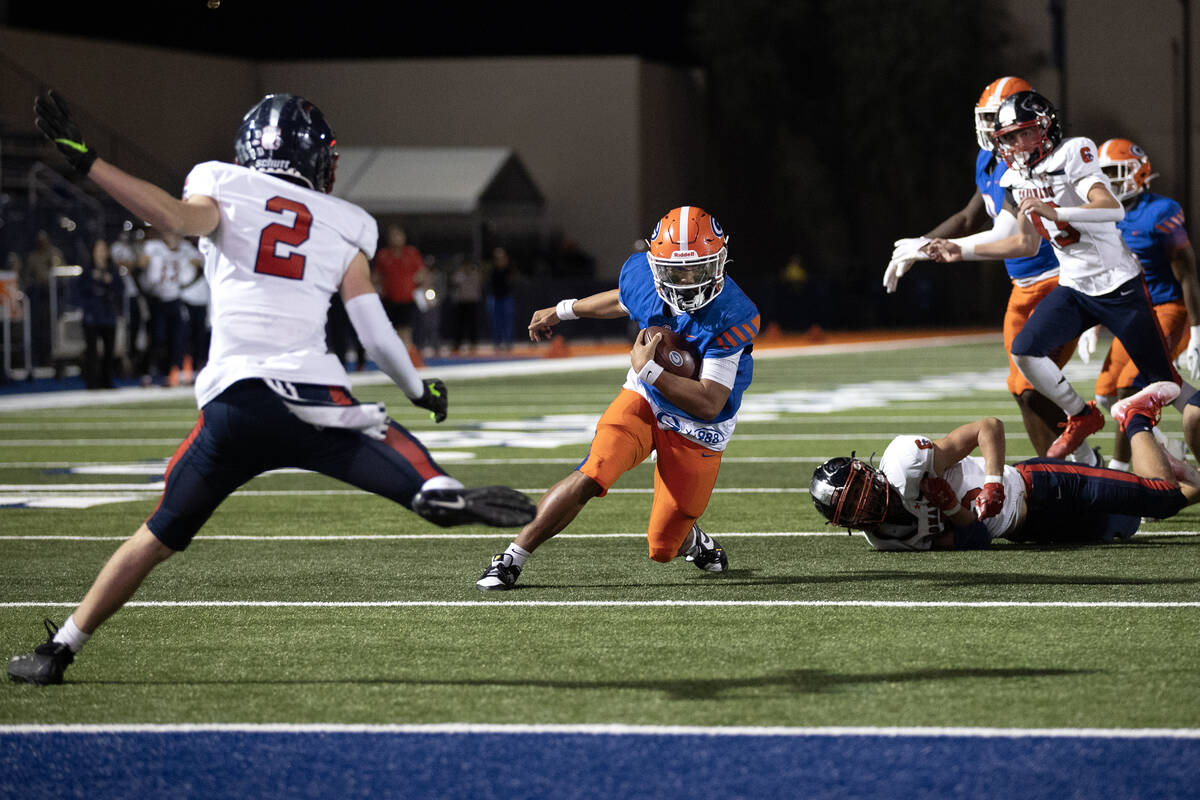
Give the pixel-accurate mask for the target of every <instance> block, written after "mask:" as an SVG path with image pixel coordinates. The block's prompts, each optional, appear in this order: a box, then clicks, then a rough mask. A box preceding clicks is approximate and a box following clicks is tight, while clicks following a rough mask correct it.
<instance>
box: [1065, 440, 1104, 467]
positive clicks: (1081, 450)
mask: <svg viewBox="0 0 1200 800" xmlns="http://www.w3.org/2000/svg"><path fill="white" fill-rule="evenodd" d="M1071 456H1072V458H1071V460H1072V461H1074V462H1075V463H1076V464H1084V465H1086V466H1089V467H1098V466H1100V459H1099V458H1098V457H1097V456H1096V451H1095V450H1093V449H1092V448H1091V447H1090V446H1089V445H1088V443H1087V439H1084V440H1083V444H1081V445H1079V447H1077V448H1075V452H1074V453H1072V454H1071Z"/></svg>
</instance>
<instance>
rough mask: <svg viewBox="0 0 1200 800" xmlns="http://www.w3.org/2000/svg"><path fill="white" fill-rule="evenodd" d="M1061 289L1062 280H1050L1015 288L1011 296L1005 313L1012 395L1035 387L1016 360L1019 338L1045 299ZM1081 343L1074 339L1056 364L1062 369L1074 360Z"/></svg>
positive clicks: (1068, 343) (1054, 278) (1063, 350)
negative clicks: (1034, 311) (1076, 346)
mask: <svg viewBox="0 0 1200 800" xmlns="http://www.w3.org/2000/svg"><path fill="white" fill-rule="evenodd" d="M1057 287H1058V276H1054V277H1051V278H1046V279H1045V280H1043V281H1038V282H1037V283H1034V284H1031V285H1029V286H1017V284H1015V283H1014V284H1013V287H1012V293H1011V294H1009V296H1008V307H1007V308H1006V309H1005V310H1004V352H1005V353H1007V354H1008V391H1009V392H1011V393H1012V394H1013V395H1020V394H1023V393H1025V392H1028V391H1030V390H1032V389H1033V384H1032V383H1030V382H1029V381H1027V380H1025V376H1024V375H1022V374H1021V370H1019V369H1017V365H1016V363H1014V362H1013V360H1012V343H1013V339H1015V338H1017V334H1018V333H1020V332H1021V329H1022V328H1024V327H1025V323H1026V321H1028V319H1029V315H1030V314H1032V313H1033V310H1034V309H1035V308H1037V304H1038V303H1039V302H1040V301H1041V299H1042V298H1043V297H1045V296H1046V295H1048V294H1050V292H1052V291H1054V290H1055V289H1056V288H1057ZM1078 342H1079V339H1078V338H1076V339H1072V340H1071V341H1069V342H1067V343H1066V344H1064V345H1063V346H1062V348H1060V349H1059V351H1058V352H1057V353H1056V354H1055V356H1054V363H1056V364H1058V366H1059V368H1060V369H1061V368H1062V367H1064V366H1065V365H1066V363H1067V362H1068V361H1070V360H1071V356H1072V355H1074V353H1075V345H1076V344H1077V343H1078Z"/></svg>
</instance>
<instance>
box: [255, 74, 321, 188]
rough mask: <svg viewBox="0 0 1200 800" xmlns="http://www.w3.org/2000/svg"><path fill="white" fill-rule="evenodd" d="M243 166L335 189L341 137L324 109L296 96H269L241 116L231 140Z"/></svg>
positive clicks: (295, 181) (309, 185)
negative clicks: (238, 125) (334, 182)
mask: <svg viewBox="0 0 1200 800" xmlns="http://www.w3.org/2000/svg"><path fill="white" fill-rule="evenodd" d="M233 147H234V151H235V152H236V154H237V158H236V161H237V163H238V164H239V165H240V166H243V167H249V168H250V169H253V170H258V171H259V172H267V173H270V174H271V175H277V176H279V177H281V178H284V179H285V180H290V181H292V182H293V183H298V184H300V185H302V186H307V187H308V188H309V189H314V190H316V191H318V192H329V191H330V190H331V189H332V188H333V176H334V172H335V171H336V169H337V159H338V153H337V140H336V139H334V136H333V130H332V129H330V127H329V124H328V123H327V122H325V115H324V114H322V113H321V110H320V109H319V108H317V107H316V106H314V105H313V104H312V103H310V102H308V101H307V100H305V99H304V98H303V97H298V96H296V95H294V94H269V95H267V96H266V97H264V98H263V99H262V100H260V101H258V104H257V105H256V106H254V108H252V109H250V110H249V111H247V112H246V116H244V117H242V124H241V127H239V128H238V132H237V139H236V140H235V141H234V144H233Z"/></svg>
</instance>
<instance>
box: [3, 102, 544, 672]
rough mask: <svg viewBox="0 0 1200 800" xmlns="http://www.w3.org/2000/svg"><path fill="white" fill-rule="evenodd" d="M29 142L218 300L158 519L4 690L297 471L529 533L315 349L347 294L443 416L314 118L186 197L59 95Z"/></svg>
mask: <svg viewBox="0 0 1200 800" xmlns="http://www.w3.org/2000/svg"><path fill="white" fill-rule="evenodd" d="M35 110H36V112H37V124H38V127H39V128H40V129H41V130H42V132H43V133H45V134H46V135H47V136H48V137H49V138H50V139H51V140H52V141H54V142H55V143H56V144H57V145H58V147H59V150H61V151H62V152H63V154H64V155H66V157H67V160H68V161H70V163H71V164H72V165H73V166H74V167H75V168H76V169H77V170H78V171H79V172H81V173H83V174H84V175H87V176H89V177H90V178H91V179H92V180H93V181H95V182H96V184H97V185H99V186H100V188H102V189H104V190H105V191H106V192H108V193H109V194H110V195H111V196H112V197H113V198H114V199H115V200H117V201H119V202H120V203H121V204H122V205H124V206H125V207H126V208H128V209H129V210H130V211H132V212H133V213H134V214H137V215H138V216H139V217H140V218H142V219H144V220H146V221H147V222H149V223H150V224H151V225H153V226H154V227H156V228H159V229H160V230H163V231H165V232H170V233H174V234H178V235H180V236H199V237H202V238H201V249H202V250H203V251H204V252H205V254H206V260H205V266H204V274H205V278H206V279H207V280H208V282H209V285H210V287H211V291H212V306H211V307H212V345H211V348H210V352H209V358H208V363H207V365H206V366H205V367H204V370H203V371H202V372H201V373H200V375H199V376H198V377H197V379H196V402H197V405H198V406H199V407H200V419H199V421H198V422H197V423H196V427H195V428H194V429H193V430H192V434H191V435H190V436H189V437H188V438H187V439H186V440H185V441H184V442H183V444H181V445H180V446H179V449H178V450H176V451H175V455H174V457H172V459H171V461H170V463H169V464H168V466H167V474H166V478H165V483H166V487H165V488H164V490H163V496H162V500H161V501H160V502H159V505H158V508H157V509H155V511H154V513H153V514H152V515H151V516H150V518H149V519H147V520H146V522H145V523H144V524H143V525H142V526H141V527H140V528H139V529H138V530H137V532H136V533H134V534H133V536H132V537H131V538H130V539H128V540H127V541H126V542H125V543H124V544H123V545H121V547H120V548H119V549H118V550H117V551H116V553H114V554H113V556H112V557H111V558H110V559H109V561H108V563H107V564H106V565H105V566H104V568H103V569H102V570H101V571H100V574H99V576H97V578H96V580H95V582H94V583H93V584H92V587H91V589H89V590H88V592H87V594H86V595H85V596H84V598H83V602H81V603H80V604H79V606H78V607H77V608H76V609H75V612H74V613H73V614H72V615H71V616H70V617H68V618H67V621H66V622H65V623H64V624H63V626H62V628H60V629H57V630H56V629H54V627H53V624H52V623H50V622H49V621H48V620H47V628H48V629H49V630H50V634H51V636H50V640H49V641H48V642H46V643H45V644H43V645H41V646H40V647H38V648H37V649H36V650H35V651H34V652H33V653H30V654H27V655H22V656H15V657H14V658H13V659H12V660H11V661H10V662H9V665H8V674H9V676H10V677H11V678H12V679H13V680H14V681H24V682H27V683H36V684H47V683H61V682H62V679H63V670H64V669H66V667H67V665H68V664H70V663H71V662H72V661H73V660H74V657H75V653H77V652H78V651H79V649H80V648H81V647H82V646H83V644H84V643H85V642H86V641H87V640H88V638H89V637H90V636H91V635H92V633H94V632H95V630H96V628H97V627H98V626H99V625H100V624H101V623H103V622H104V621H105V620H106V619H108V618H109V617H110V616H112V614H114V613H115V612H116V611H117V610H118V609H120V608H121V606H123V605H124V604H125V603H126V602H127V601H128V600H129V599H130V598H131V597H132V596H133V593H134V592H135V591H137V588H138V587H139V586H140V585H141V583H142V581H143V580H144V579H145V577H146V576H147V575H148V574H149V573H150V571H151V570H152V569H153V568H154V567H155V565H157V564H159V563H160V562H162V561H164V560H165V559H167V558H168V557H170V556H171V555H172V554H174V553H175V552H178V551H180V550H183V549H185V548H186V547H187V546H188V544H189V543H190V542H191V540H192V537H193V536H195V534H196V532H197V531H199V530H200V527H201V526H202V525H203V524H204V523H205V521H206V520H208V518H209V517H210V516H211V515H212V513H213V511H214V510H216V508H217V506H218V505H220V504H221V502H222V501H223V500H224V499H225V498H226V497H228V496H229V495H230V494H232V493H233V491H234V490H235V489H237V487H239V486H241V485H242V484H243V483H245V482H246V481H248V480H250V479H251V478H253V477H254V476H255V475H259V474H261V473H263V472H266V471H268V470H272V469H278V468H281V467H299V468H302V469H307V470H311V471H314V472H321V473H324V474H325V475H329V476H331V477H334V478H338V479H340V480H343V481H346V482H347V483H350V484H352V485H354V486H357V487H359V488H360V489H363V490H365V491H368V492H373V493H375V494H378V495H382V496H383V497H387V498H388V499H390V500H394V501H396V502H397V503H399V504H401V505H403V506H404V507H406V508H411V509H412V510H413V511H415V512H416V513H418V514H420V515H421V516H422V517H424V518H425V519H428V520H430V521H432V522H435V523H437V524H439V525H463V524H469V523H484V524H488V525H498V526H509V527H515V526H520V525H524V524H525V523H527V522H529V521H530V520H531V519H532V518H533V514H534V507H533V503H531V502H530V501H529V499H528V498H527V497H525V495H523V494H521V493H519V492H517V491H514V490H513V489H509V488H508V487H506V486H491V487H483V488H478V489H467V488H465V487H463V485H462V484H461V483H459V482H458V481H457V480H455V479H454V478H451V477H450V476H448V475H447V474H446V473H445V472H444V471H443V470H442V469H441V467H439V466H438V465H437V464H436V463H435V462H434V460H433V458H432V457H431V456H430V454H429V452H428V451H427V450H426V449H425V447H424V446H423V445H422V444H421V443H420V441H418V440H417V439H416V437H414V436H413V435H412V434H410V433H409V432H408V431H407V430H405V429H404V428H403V427H402V426H400V425H399V424H398V423H396V422H395V421H394V420H391V419H389V418H388V417H387V415H386V413H385V411H384V408H383V406H382V405H381V404H379V403H357V402H356V401H355V400H354V398H352V397H351V396H350V389H349V387H350V381H349V378H348V376H347V375H346V371H345V369H344V368H343V367H342V364H341V361H340V360H339V359H338V358H337V356H335V355H334V354H332V353H329V352H328V351H327V350H326V346H325V322H326V318H327V316H328V312H329V303H330V298H331V297H332V295H333V293H334V292H340V294H341V298H342V300H343V302H344V304H345V308H346V313H347V314H348V315H349V317H350V321H351V322H352V324H353V325H354V329H355V331H356V332H357V333H358V335H359V338H360V339H361V341H362V343H363V345H364V346H365V348H366V351H367V353H368V354H369V355H370V356H371V358H372V360H374V361H375V363H376V364H378V365H379V367H380V369H382V370H383V372H384V373H385V374H387V376H388V377H390V378H391V379H392V380H393V381H395V383H396V385H397V386H399V387H400V388H401V389H402V390H403V391H404V393H405V395H406V396H408V398H409V399H410V400H411V401H412V402H413V403H414V404H415V405H417V406H419V407H421V408H425V409H428V410H429V411H430V412H432V414H433V415H434V418H435V419H436V421H437V422H441V421H442V420H444V419H445V418H446V413H447V396H446V387H445V385H444V384H443V383H442V382H441V381H440V380H437V379H427V380H422V379H421V378H420V377H419V376H418V374H417V372H416V370H415V369H413V366H412V362H411V361H409V358H408V352H407V348H406V347H405V346H404V344H403V343H402V342H401V340H400V338H399V337H398V336H397V335H396V332H395V330H393V329H392V326H391V324H390V323H389V321H388V318H387V315H386V314H385V313H384V310H383V304H382V303H381V302H380V300H379V296H378V295H377V294H376V293H375V289H374V286H373V285H372V284H371V276H370V272H369V270H368V267H367V260H368V258H369V257H370V256H371V254H372V253H374V251H375V243H376V236H377V228H376V223H375V220H374V219H372V218H371V216H370V215H368V214H367V213H366V212H365V211H363V210H362V209H361V208H359V207H358V206H355V205H352V204H351V203H347V202H346V201H344V200H339V199H338V198H335V197H330V196H329V195H328V194H327V192H328V191H329V190H330V188H331V187H332V186H333V179H334V169H335V167H336V164H337V151H336V149H335V148H334V137H333V131H332V130H330V128H329V126H328V125H327V124H326V122H325V118H324V116H323V115H322V114H321V112H320V111H319V110H318V109H317V108H316V107H315V106H314V105H312V104H311V103H309V102H308V101H307V100H304V99H303V98H300V97H296V96H294V95H267V96H266V97H264V98H263V99H262V100H261V101H260V102H259V103H258V104H257V105H256V106H254V108H252V109H251V110H250V111H249V112H248V113H247V114H246V116H245V117H244V118H243V119H242V123H241V126H240V127H239V129H238V133H237V138H236V140H235V150H236V153H237V163H236V164H227V163H223V162H216V161H211V162H207V163H204V164H198V165H196V166H195V167H194V168H193V169H192V171H191V173H190V174H189V175H188V179H187V184H186V186H185V187H184V196H183V199H182V200H179V199H177V198H175V197H172V196H171V195H169V194H167V193H166V192H165V191H163V190H162V189H159V188H158V187H156V186H153V185H152V184H149V183H147V182H145V181H142V180H140V179H138V178H135V177H133V176H132V175H129V174H128V173H125V172H123V171H121V170H120V169H118V168H117V167H115V166H113V165H112V164H109V163H108V162H106V161H104V160H103V159H100V158H98V157H97V156H96V153H95V151H94V150H92V149H91V148H90V147H89V146H88V145H87V144H86V143H85V142H84V140H83V137H82V136H81V134H80V132H79V129H78V127H77V126H76V125H75V123H74V122H73V121H72V120H71V117H70V114H69V113H68V111H67V108H66V106H65V105H64V104H63V103H62V102H61V100H60V99H58V98H56V97H55V96H54V95H53V94H50V95H48V96H46V97H39V98H38V99H37V101H36V106H35Z"/></svg>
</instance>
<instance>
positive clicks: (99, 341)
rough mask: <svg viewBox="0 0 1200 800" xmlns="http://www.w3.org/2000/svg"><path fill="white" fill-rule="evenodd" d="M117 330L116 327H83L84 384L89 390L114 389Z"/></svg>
mask: <svg viewBox="0 0 1200 800" xmlns="http://www.w3.org/2000/svg"><path fill="white" fill-rule="evenodd" d="M116 343H117V328H116V326H115V325H84V326H83V383H84V386H86V387H87V388H89V389H111V388H113V386H114V384H113V365H114V363H115V362H116V353H115V352H114V350H115V349H116Z"/></svg>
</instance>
